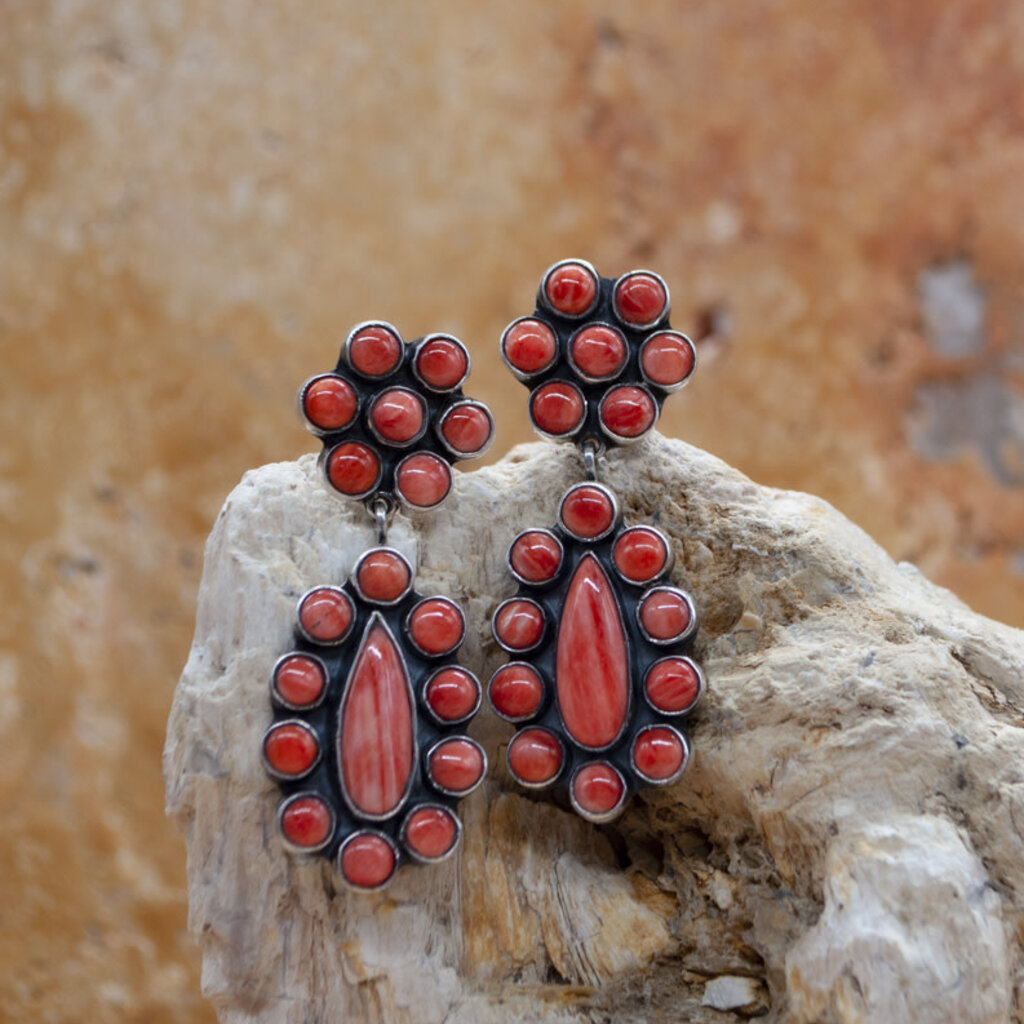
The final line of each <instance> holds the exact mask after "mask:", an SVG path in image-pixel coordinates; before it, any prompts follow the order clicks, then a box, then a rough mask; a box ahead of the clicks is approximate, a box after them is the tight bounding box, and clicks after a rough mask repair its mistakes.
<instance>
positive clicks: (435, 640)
mask: <svg viewBox="0 0 1024 1024" xmlns="http://www.w3.org/2000/svg"><path fill="white" fill-rule="evenodd" d="M409 635H410V636H411V637H412V641H413V643H414V644H415V645H416V646H417V647H418V648H419V649H420V650H421V651H422V652H423V653H424V654H428V655H438V654H449V653H451V652H452V651H454V650H455V648H456V647H458V646H459V644H461V643H462V639H463V637H464V636H465V635H466V623H465V621H464V620H463V618H462V612H460V611H459V609H458V606H457V605H455V604H454V603H453V602H451V601H449V600H448V599H447V598H444V597H429V598H427V599H426V600H425V601H421V602H420V603H419V604H418V605H416V607H415V608H413V610H412V614H410V616H409Z"/></svg>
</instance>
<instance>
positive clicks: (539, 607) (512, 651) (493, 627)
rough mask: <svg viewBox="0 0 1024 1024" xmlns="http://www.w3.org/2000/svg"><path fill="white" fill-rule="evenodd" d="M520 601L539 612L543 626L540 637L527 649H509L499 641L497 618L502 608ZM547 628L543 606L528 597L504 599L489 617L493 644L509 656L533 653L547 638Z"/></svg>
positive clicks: (547, 623) (548, 625) (548, 624)
mask: <svg viewBox="0 0 1024 1024" xmlns="http://www.w3.org/2000/svg"><path fill="white" fill-rule="evenodd" d="M520 601H522V602H524V603H526V604H532V605H533V606H534V608H536V609H537V611H539V612H540V616H541V621H542V622H543V625H542V627H541V631H540V636H539V637H538V638H537V640H536V641H535V642H534V643H532V644H530V646H529V647H509V645H508V644H506V643H505V642H504V641H503V640H502V639H501V637H499V636H498V616H499V615H500V614H501V610H502V608H505V607H506V606H507V605H510V604H516V603H519V602H520ZM549 628H550V623H549V622H548V617H547V615H546V614H545V612H544V608H543V606H542V605H541V604H540V602H538V601H534V600H533V599H532V598H529V597H509V598H506V600H504V601H502V602H501V604H499V605H498V607H497V608H495V609H494V614H493V615H492V616H491V635H492V636H493V637H494V639H495V642H496V643H497V644H498V646H499V647H500V648H501V649H502V650H503V651H507V652H508V653H509V654H529V653H530V651H535V650H536V649H537V648H538V647H540V645H541V644H542V643H544V638H545V637H546V636H547V634H548V629H549Z"/></svg>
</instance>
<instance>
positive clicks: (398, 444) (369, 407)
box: [366, 384, 430, 448]
mask: <svg viewBox="0 0 1024 1024" xmlns="http://www.w3.org/2000/svg"><path fill="white" fill-rule="evenodd" d="M389 391H404V392H405V393H406V394H407V395H412V396H413V398H415V399H416V401H417V402H419V404H420V411H421V412H422V414H423V417H422V422H421V423H420V429H419V430H418V431H416V434H415V435H414V436H413V437H410V438H409V440H408V441H392V440H391V439H390V438H387V437H384V435H383V434H381V432H380V431H379V430H378V429H377V427H376V425H375V424H374V422H373V407H374V406H375V405H376V404H377V403H378V402H379V401H380V400H381V399H382V398H383V397H384V396H385V395H386V394H387V393H388V392H389ZM366 428H367V430H369V431H370V433H371V434H372V435H373V437H374V440H376V441H377V442H379V443H380V444H383V445H387V446H388V447H389V448H408V447H410V446H411V445H414V444H416V443H417V442H418V441H422V440H423V435H424V434H426V432H427V431H428V430H429V429H430V410H429V409H428V408H427V403H426V402H424V401H423V398H422V396H421V395H418V394H416V392H415V391H413V389H412V388H410V387H406V386H405V385H404V384H389V385H388V386H387V387H386V388H381V390H380V391H378V392H377V393H376V394H375V395H374V396H373V397H372V398H371V399H370V400H369V401H368V402H367V403H366Z"/></svg>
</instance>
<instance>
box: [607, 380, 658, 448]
mask: <svg viewBox="0 0 1024 1024" xmlns="http://www.w3.org/2000/svg"><path fill="white" fill-rule="evenodd" d="M657 411H658V410H657V407H656V406H655V404H654V399H653V398H651V396H650V395H649V394H648V393H647V392H646V391H644V389H643V388H638V387H634V386H633V385H632V384H623V385H622V386H621V387H617V388H612V390H611V391H609V392H608V394H607V395H605V398H604V401H603V402H602V403H601V422H602V423H603V424H604V425H605V427H606V428H607V429H608V430H610V431H611V432H612V433H613V434H615V436H616V437H639V436H640V435H641V434H643V433H646V432H647V431H648V430H650V429H651V427H653V426H654V420H655V417H656V416H657Z"/></svg>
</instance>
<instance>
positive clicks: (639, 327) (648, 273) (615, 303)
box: [612, 270, 672, 331]
mask: <svg viewBox="0 0 1024 1024" xmlns="http://www.w3.org/2000/svg"><path fill="white" fill-rule="evenodd" d="M641 274H642V275H644V276H645V277H653V278H654V279H655V280H656V281H657V282H658V283H659V284H660V285H661V287H662V288H664V289H665V308H664V309H663V310H662V311H661V313H660V314H659V315H658V316H657V317H656V318H655V319H654V320H648V321H647V322H646V323H642V324H634V323H631V322H630V321H629V320H627V319H626V318H625V317H624V316H623V315H622V311H621V310H620V309H619V286H620V285H621V284H623V283H624V282H626V281H628V280H629V279H630V278H631V277H639V276H640V275H641ZM612 309H613V310H614V311H615V315H616V316H617V317H618V318H619V320H620V321H621V322H622V323H623V324H625V325H626V327H628V328H629V329H630V330H631V331H649V330H650V329H651V328H652V327H654V325H655V324H660V323H661V321H662V320H665V319H667V318H668V316H669V314H670V313H671V312H672V293H671V292H670V291H669V290H668V284H666V282H665V278H663V277H662V276H661V274H656V273H655V272H654V271H653V270H630V271H629V272H628V273H626V274H623V275H622V276H621V277H617V278H616V279H615V284H613V285H612Z"/></svg>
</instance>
